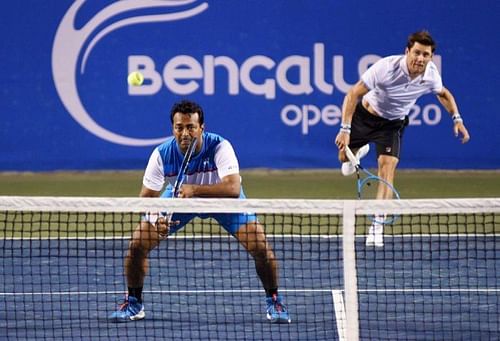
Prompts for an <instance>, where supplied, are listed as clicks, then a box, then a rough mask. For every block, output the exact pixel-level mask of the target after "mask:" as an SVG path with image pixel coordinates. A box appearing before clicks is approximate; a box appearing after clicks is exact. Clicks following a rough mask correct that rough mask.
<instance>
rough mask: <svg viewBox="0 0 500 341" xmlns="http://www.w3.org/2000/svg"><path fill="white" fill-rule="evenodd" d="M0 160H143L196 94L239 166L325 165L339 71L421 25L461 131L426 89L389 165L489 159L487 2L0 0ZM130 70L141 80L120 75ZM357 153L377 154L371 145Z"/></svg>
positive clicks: (389, 49)
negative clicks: (180, 105)
mask: <svg viewBox="0 0 500 341" xmlns="http://www.w3.org/2000/svg"><path fill="white" fill-rule="evenodd" d="M0 6H1V13H0V18H1V22H2V23H3V28H4V30H3V35H2V38H3V39H2V40H3V42H2V47H1V52H0V53H1V58H2V66H3V71H4V72H3V74H2V78H3V86H2V90H1V91H0V94H1V95H0V96H1V97H0V99H1V108H2V111H1V112H2V125H1V128H0V130H1V136H0V150H1V158H0V170H1V171H45V170H64V169H75V170H99V169H142V168H144V167H145V165H146V162H147V159H148V157H149V155H150V153H151V151H152V149H153V148H154V146H156V145H157V144H159V143H160V142H161V141H163V140H164V139H165V137H167V136H168V135H171V134H172V130H171V126H170V120H169V110H170V107H171V106H172V104H173V103H174V102H176V101H178V100H180V99H184V98H189V99H193V100H195V101H197V102H199V103H200V104H201V105H202V107H203V108H204V110H205V114H206V130H207V131H211V132H215V133H218V134H220V135H222V136H224V137H226V138H227V139H229V140H230V141H231V142H232V144H233V145H234V147H235V150H236V153H237V155H238V157H239V160H240V166H241V167H242V168H255V167H265V168H278V169H287V168H337V167H339V163H338V161H337V150H336V147H335V145H334V144H333V140H334V138H335V135H336V133H337V131H338V128H339V120H340V115H341V109H340V108H341V106H342V101H343V98H344V95H345V93H346V92H347V90H348V89H349V87H350V86H351V85H353V84H354V83H355V82H356V81H357V80H358V79H359V76H360V74H361V73H363V72H364V70H366V69H367V68H368V67H369V66H370V65H372V64H373V63H374V62H375V61H377V60H378V59H379V58H381V57H384V56H387V55H393V54H401V53H403V52H404V48H405V45H406V39H407V36H408V35H409V34H410V33H412V32H414V31H417V30H420V29H427V30H429V31H430V32H431V33H432V34H433V36H434V38H435V39H436V41H437V43H438V47H437V51H436V56H435V62H436V64H437V65H438V67H439V69H440V70H441V73H442V76H443V82H444V85H445V86H446V87H447V88H448V89H450V90H451V91H452V93H453V94H454V96H455V98H456V101H457V103H458V105H459V108H460V112H461V113H462V116H463V118H464V122H465V124H466V126H467V128H468V129H469V132H470V134H471V141H470V142H469V143H468V144H465V145H461V143H460V142H459V140H458V139H457V138H455V137H454V135H453V132H452V120H451V118H450V117H449V115H448V113H447V112H446V111H445V110H444V108H443V107H442V106H441V105H440V104H439V102H438V101H437V99H436V97H435V96H433V95H427V96H425V97H422V98H421V99H420V100H419V101H418V102H417V104H416V105H415V106H414V107H413V109H412V111H411V114H410V126H409V127H408V128H407V130H406V132H405V137H404V141H403V151H402V158H401V161H400V167H401V168H437V169H498V168H500V152H498V150H497V148H498V146H499V145H500V134H499V133H498V127H500V115H498V114H497V113H496V111H495V110H494V109H495V108H496V101H495V100H494V98H495V97H496V96H498V91H499V85H498V84H499V83H498V79H499V78H500V72H499V68H498V67H497V66H496V65H497V63H498V61H497V59H498V55H499V51H500V48H499V45H498V44H497V43H494V41H497V37H498V36H500V28H499V25H498V23H497V21H498V18H497V15H498V13H500V5H499V3H498V2H497V1H493V0H492V1H487V0H482V1H479V2H470V1H466V0H463V1H462V0H460V1H451V2H450V1H441V2H439V1H438V2H436V1H423V2H419V3H418V5H416V4H415V3H410V2H407V1H399V2H394V1H389V0H379V1H347V0H346V1H331V0H316V1H300V0H274V1H265V0H254V1H246V0H240V1H236V0H234V1H222V0H217V1H215V0H205V1H203V0H198V1H197V0H178V1H169V0H121V1H110V0H107V1H103V0H87V1H84V0H76V1H63V0H58V1H35V0H25V1H4V2H2V4H1V5H0ZM137 69H139V70H141V71H142V73H143V74H144V76H145V83H144V85H142V86H141V87H132V86H129V85H128V84H127V75H128V73H129V72H130V71H133V70H137ZM365 164H366V165H367V166H374V165H375V164H376V163H375V157H374V153H373V152H371V153H370V155H369V156H368V157H367V158H366V162H365Z"/></svg>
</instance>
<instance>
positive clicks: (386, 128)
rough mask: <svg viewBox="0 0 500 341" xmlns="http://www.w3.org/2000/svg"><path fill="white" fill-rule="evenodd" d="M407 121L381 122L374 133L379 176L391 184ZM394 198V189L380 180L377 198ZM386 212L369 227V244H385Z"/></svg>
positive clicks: (376, 217)
mask: <svg viewBox="0 0 500 341" xmlns="http://www.w3.org/2000/svg"><path fill="white" fill-rule="evenodd" d="M406 124H407V122H406V121H399V120H398V121H388V120H384V121H381V123H380V128H379V130H378V131H377V132H376V134H374V136H373V139H374V141H375V143H376V146H377V163H378V176H379V177H380V178H382V179H384V180H385V181H387V183H389V184H390V185H391V186H392V185H393V184H394V177H395V174H396V167H397V165H398V162H399V155H400V151H401V142H402V140H401V139H402V137H403V131H404V128H405V127H406ZM392 198H393V191H392V190H391V189H390V188H389V187H388V186H387V185H386V184H384V183H383V182H381V181H380V182H379V184H378V188H377V199H381V200H387V199H392ZM385 218H386V217H385V214H383V213H380V214H378V215H375V217H374V219H373V221H372V224H371V225H370V227H369V228H368V237H367V238H366V245H367V246H373V245H374V246H377V247H382V246H384V224H383V222H384V220H385Z"/></svg>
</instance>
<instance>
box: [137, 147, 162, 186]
mask: <svg viewBox="0 0 500 341" xmlns="http://www.w3.org/2000/svg"><path fill="white" fill-rule="evenodd" d="M142 184H143V185H144V186H145V187H147V188H149V189H152V190H153V191H161V190H162V188H163V185H164V184H165V175H164V174H163V160H162V158H161V155H160V152H159V151H158V148H155V150H153V153H151V156H150V157H149V161H148V165H147V166H146V171H145V172H144V177H143V178H142Z"/></svg>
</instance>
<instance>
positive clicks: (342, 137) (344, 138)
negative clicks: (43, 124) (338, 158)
mask: <svg viewBox="0 0 500 341" xmlns="http://www.w3.org/2000/svg"><path fill="white" fill-rule="evenodd" d="M350 140H351V135H349V134H347V133H344V132H342V131H340V132H339V133H338V134H337V137H336V138H335V144H336V145H337V148H338V149H339V150H341V151H342V150H344V148H345V146H348V145H349V142H350Z"/></svg>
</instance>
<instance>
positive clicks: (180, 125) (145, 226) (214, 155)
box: [110, 101, 290, 323]
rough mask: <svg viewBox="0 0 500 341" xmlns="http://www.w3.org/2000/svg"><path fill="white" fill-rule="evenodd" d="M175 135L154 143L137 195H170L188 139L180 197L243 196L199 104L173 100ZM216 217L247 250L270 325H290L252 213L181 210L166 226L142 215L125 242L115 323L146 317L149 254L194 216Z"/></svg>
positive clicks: (232, 163)
mask: <svg viewBox="0 0 500 341" xmlns="http://www.w3.org/2000/svg"><path fill="white" fill-rule="evenodd" d="M170 120H171V123H172V127H173V136H172V137H170V138H169V139H167V140H166V141H165V142H164V143H163V144H161V145H159V146H158V147H156V148H155V149H154V151H153V153H152V154H151V157H150V158H149V162H148V165H147V167H146V171H145V174H144V178H143V185H142V190H141V193H140V196H141V197H160V196H161V197H165V198H171V197H172V186H173V185H174V182H175V180H176V178H177V174H178V173H179V171H180V168H181V164H182V161H183V158H184V154H185V153H186V151H187V149H188V147H189V145H190V143H191V141H193V140H194V138H196V140H197V145H196V149H195V151H194V154H193V156H192V159H191V162H190V163H189V168H188V172H187V175H186V177H185V180H184V182H183V185H182V186H181V188H180V190H179V193H178V197H179V198H196V197H209V198H216V197H221V198H222V197H223V198H245V195H244V193H243V188H242V186H241V177H240V174H239V164H238V159H237V158H236V155H235V152H234V150H233V147H232V146H231V144H230V143H229V141H228V140H225V139H224V138H222V137H221V136H219V135H217V134H213V133H208V132H205V129H204V113H203V110H202V108H201V107H200V106H199V105H198V104H196V103H194V102H191V101H181V102H179V103H176V104H174V106H173V107H172V109H171V112H170ZM197 216H198V217H201V218H214V219H215V220H217V221H218V222H219V224H220V225H221V226H222V227H223V228H224V229H225V230H226V231H227V232H229V233H230V234H231V235H232V236H234V237H235V238H236V239H237V240H238V242H239V243H240V244H241V245H242V246H243V247H244V248H245V249H246V250H247V251H248V252H249V253H250V255H251V256H252V257H253V259H254V261H255V268H256V270H257V275H258V276H259V278H260V280H261V282H262V285H263V287H264V289H265V292H266V305H267V308H266V316H267V319H268V320H269V321H271V322H272V323H289V322H290V317H289V314H288V310H287V308H286V306H285V305H284V303H283V298H282V296H281V295H279V294H278V274H277V272H278V270H277V268H278V264H277V260H276V258H275V255H274V253H273V251H272V249H271V247H270V245H269V244H268V242H267V240H266V236H265V234H264V228H263V226H262V225H261V224H260V223H259V222H258V220H257V217H256V215H255V214H253V213H235V214H229V213H225V214H202V215H200V214H194V213H193V214H190V213H188V214H184V213H182V214H179V213H174V214H173V216H172V218H171V220H170V221H172V222H174V223H170V224H167V221H166V220H165V219H164V218H162V217H157V216H154V215H144V217H143V219H142V221H141V223H140V224H139V226H138V227H137V228H136V230H135V231H134V233H133V235H132V239H131V241H130V243H129V249H128V253H127V256H126V257H125V275H126V278H127V285H128V296H127V298H126V300H125V302H124V303H123V304H122V305H121V306H120V308H119V309H118V310H117V311H115V312H113V313H112V314H111V316H110V319H111V320H113V321H116V322H128V321H134V320H141V319H143V318H144V317H145V311H144V305H143V300H142V299H143V298H142V289H143V285H144V277H145V276H146V272H147V270H148V254H149V252H150V251H151V250H152V249H154V248H155V247H157V246H158V245H159V244H160V242H161V241H162V240H164V239H165V238H166V236H167V235H171V234H173V233H175V232H176V231H178V230H179V229H181V228H182V227H184V226H185V225H186V224H187V223H188V222H189V221H191V220H192V219H193V218H195V217H197Z"/></svg>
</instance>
